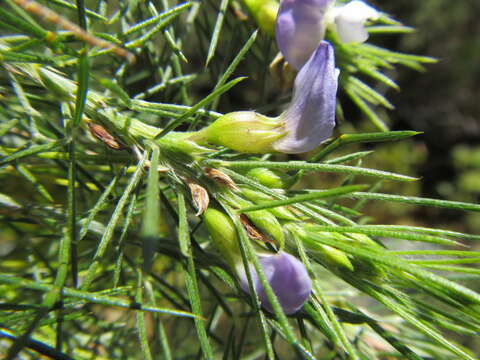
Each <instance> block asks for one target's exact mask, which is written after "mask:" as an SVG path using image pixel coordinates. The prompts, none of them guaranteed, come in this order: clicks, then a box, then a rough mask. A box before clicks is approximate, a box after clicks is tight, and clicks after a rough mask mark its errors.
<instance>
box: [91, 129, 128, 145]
mask: <svg viewBox="0 0 480 360" xmlns="http://www.w3.org/2000/svg"><path fill="white" fill-rule="evenodd" d="M88 128H89V130H90V133H91V134H92V135H93V136H95V137H96V138H97V139H98V140H100V141H101V142H103V143H104V144H105V145H107V146H108V147H109V148H110V149H113V150H124V149H125V146H124V145H123V144H122V143H120V142H119V141H118V140H117V139H115V138H114V137H113V136H112V135H111V134H110V133H109V132H108V131H107V129H105V128H104V127H103V126H102V125H99V124H94V123H92V122H89V123H88Z"/></svg>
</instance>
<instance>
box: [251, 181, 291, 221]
mask: <svg viewBox="0 0 480 360" xmlns="http://www.w3.org/2000/svg"><path fill="white" fill-rule="evenodd" d="M242 195H243V196H244V197H245V198H247V199H248V200H250V201H253V202H254V203H255V204H264V203H268V202H270V201H272V200H273V199H272V198H271V197H270V196H268V195H265V194H264V193H261V192H259V191H255V190H251V189H248V188H242ZM268 211H269V212H271V213H272V214H273V215H275V217H277V218H278V219H281V220H287V221H296V220H298V218H297V217H296V216H295V215H294V214H293V213H292V212H291V211H290V210H288V209H287V208H286V207H285V206H276V207H274V208H270V209H268Z"/></svg>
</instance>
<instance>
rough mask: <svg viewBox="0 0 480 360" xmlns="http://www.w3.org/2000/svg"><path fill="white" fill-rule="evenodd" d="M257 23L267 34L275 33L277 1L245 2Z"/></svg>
mask: <svg viewBox="0 0 480 360" xmlns="http://www.w3.org/2000/svg"><path fill="white" fill-rule="evenodd" d="M243 2H244V4H245V5H246V6H247V8H248V11H249V12H250V14H252V16H253V18H254V19H255V21H256V23H257V24H258V26H259V27H260V29H262V30H263V31H264V32H266V33H267V34H269V35H271V36H273V35H274V33H275V18H276V16H277V12H278V7H279V5H278V2H277V1H276V0H243Z"/></svg>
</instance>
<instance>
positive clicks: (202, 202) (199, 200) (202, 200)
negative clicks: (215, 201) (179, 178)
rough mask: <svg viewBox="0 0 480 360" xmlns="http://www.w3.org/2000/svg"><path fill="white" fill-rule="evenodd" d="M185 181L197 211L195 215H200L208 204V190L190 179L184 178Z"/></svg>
mask: <svg viewBox="0 0 480 360" xmlns="http://www.w3.org/2000/svg"><path fill="white" fill-rule="evenodd" d="M185 181H186V183H187V185H188V188H189V189H190V193H191V195H192V200H193V204H194V205H195V208H196V209H197V213H196V214H195V215H196V216H199V215H202V214H203V212H204V211H205V210H207V208H208V204H209V203H210V197H209V196H208V192H207V190H205V188H204V187H203V186H200V185H198V184H197V183H195V182H193V181H192V180H191V179H186V180H185Z"/></svg>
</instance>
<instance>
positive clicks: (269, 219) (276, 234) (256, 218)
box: [245, 210, 285, 249]
mask: <svg viewBox="0 0 480 360" xmlns="http://www.w3.org/2000/svg"><path fill="white" fill-rule="evenodd" d="M245 215H246V216H247V217H248V219H249V220H250V221H251V222H252V223H254V224H255V226H256V227H258V228H259V229H260V230H261V231H262V232H263V233H264V234H265V235H268V236H270V237H272V240H274V241H275V242H276V244H277V245H278V247H279V248H280V249H283V247H284V244H285V235H284V233H283V228H282V225H281V224H280V222H279V221H278V220H277V218H276V217H275V216H274V215H273V214H272V213H271V212H269V211H268V210H257V211H249V212H247V213H245Z"/></svg>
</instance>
